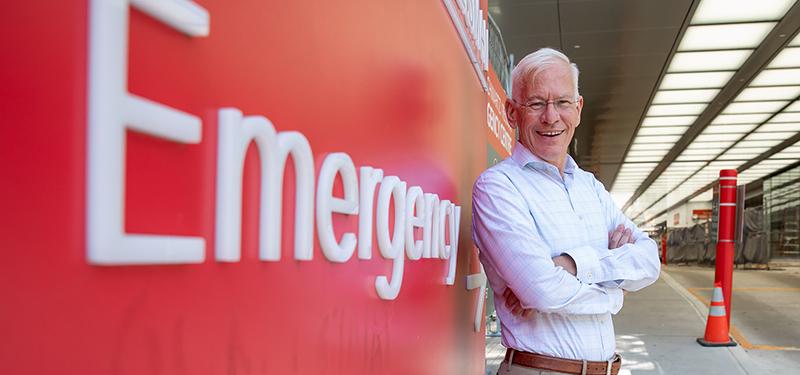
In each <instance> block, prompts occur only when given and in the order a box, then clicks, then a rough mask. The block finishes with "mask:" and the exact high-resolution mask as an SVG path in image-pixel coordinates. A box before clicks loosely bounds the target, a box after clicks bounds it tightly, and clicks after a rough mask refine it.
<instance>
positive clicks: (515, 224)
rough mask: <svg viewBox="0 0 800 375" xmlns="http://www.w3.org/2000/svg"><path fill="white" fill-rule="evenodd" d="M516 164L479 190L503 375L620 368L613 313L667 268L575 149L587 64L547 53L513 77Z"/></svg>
mask: <svg viewBox="0 0 800 375" xmlns="http://www.w3.org/2000/svg"><path fill="white" fill-rule="evenodd" d="M512 80H513V82H512V85H513V90H512V93H513V95H512V99H509V100H508V101H507V102H506V115H507V116H508V119H509V122H510V123H511V125H512V127H514V128H516V129H519V142H518V143H517V144H516V146H515V147H514V151H513V153H512V155H511V157H509V158H508V159H506V160H504V161H502V162H501V163H499V164H497V165H495V166H494V167H492V168H490V169H488V170H486V171H485V172H483V174H481V176H480V177H479V178H478V181H477V182H476V183H475V187H474V189H473V196H472V197H473V213H472V215H473V218H472V219H473V221H472V225H473V232H472V233H473V239H474V240H475V243H476V244H477V246H478V248H479V249H480V260H481V263H483V265H484V268H485V269H486V275H487V277H488V278H489V283H490V284H491V286H492V289H493V290H494V293H495V301H496V308H497V313H498V316H499V317H500V322H501V324H502V340H503V345H504V346H505V347H507V348H508V351H507V352H506V359H505V360H504V361H503V363H502V364H501V366H500V370H499V371H498V374H540V373H547V374H560V373H564V374H616V373H617V371H619V366H620V358H619V356H618V355H617V354H615V348H616V345H615V341H614V326H613V322H612V319H611V315H612V314H616V313H617V312H618V311H619V310H620V309H621V308H622V302H623V295H624V294H625V292H626V291H636V290H639V289H641V288H644V287H645V286H648V285H650V284H652V283H653V282H654V281H655V280H656V279H657V278H658V274H659V269H660V265H659V259H658V250H657V246H656V244H655V242H654V241H653V240H651V239H650V238H648V237H647V235H646V234H644V233H643V232H642V231H640V230H639V229H638V228H636V226H635V225H634V224H633V223H632V222H631V221H630V220H629V219H628V218H626V217H625V216H624V214H623V213H622V212H621V211H620V210H619V209H618V208H617V207H616V205H615V204H614V202H613V201H612V199H611V196H610V195H609V193H608V192H607V191H606V190H605V188H604V187H603V185H602V184H601V183H600V182H599V181H597V180H596V179H595V178H594V176H593V175H592V174H591V173H588V172H586V171H583V170H582V169H580V168H579V167H578V166H577V165H576V164H575V161H574V160H573V159H572V157H570V156H569V155H568V154H567V150H568V146H569V144H570V142H571V141H572V137H573V135H574V133H575V128H576V127H578V125H579V124H580V119H581V110H582V109H583V97H581V96H580V95H579V94H578V68H577V66H575V64H572V63H571V62H570V61H569V58H568V57H567V56H565V55H564V54H563V53H561V52H558V51H556V50H553V49H550V48H543V49H540V50H538V51H536V52H534V53H532V54H530V55H528V56H526V57H525V58H524V59H522V60H521V61H520V62H519V64H518V65H517V67H516V68H514V71H513V72H512Z"/></svg>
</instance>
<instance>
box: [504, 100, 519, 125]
mask: <svg viewBox="0 0 800 375" xmlns="http://www.w3.org/2000/svg"><path fill="white" fill-rule="evenodd" d="M517 116H519V111H517V107H516V106H514V102H512V101H511V99H506V119H507V120H508V124H509V125H511V129H516V128H517Z"/></svg>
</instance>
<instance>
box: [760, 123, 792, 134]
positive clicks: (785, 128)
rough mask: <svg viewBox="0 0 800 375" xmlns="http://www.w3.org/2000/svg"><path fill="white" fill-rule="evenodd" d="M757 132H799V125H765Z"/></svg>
mask: <svg viewBox="0 0 800 375" xmlns="http://www.w3.org/2000/svg"><path fill="white" fill-rule="evenodd" d="M758 131H759V132H800V123H797V122H787V123H766V124H764V125H761V127H759V128H758Z"/></svg>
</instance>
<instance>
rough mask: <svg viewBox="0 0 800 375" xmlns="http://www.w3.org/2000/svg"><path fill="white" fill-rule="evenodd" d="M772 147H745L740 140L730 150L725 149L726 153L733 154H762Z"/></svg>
mask: <svg viewBox="0 0 800 375" xmlns="http://www.w3.org/2000/svg"><path fill="white" fill-rule="evenodd" d="M769 149H770V148H769V147H743V146H742V143H741V142H739V143H737V144H736V146H734V147H733V148H731V149H730V150H728V151H725V154H731V155H753V154H754V155H761V154H763V153H765V152H767V151H768V150H769Z"/></svg>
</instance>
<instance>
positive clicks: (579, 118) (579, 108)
mask: <svg viewBox="0 0 800 375" xmlns="http://www.w3.org/2000/svg"><path fill="white" fill-rule="evenodd" d="M582 110H583V96H580V95H579V96H578V123H577V124H575V127H578V125H580V124H581V111H582Z"/></svg>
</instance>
